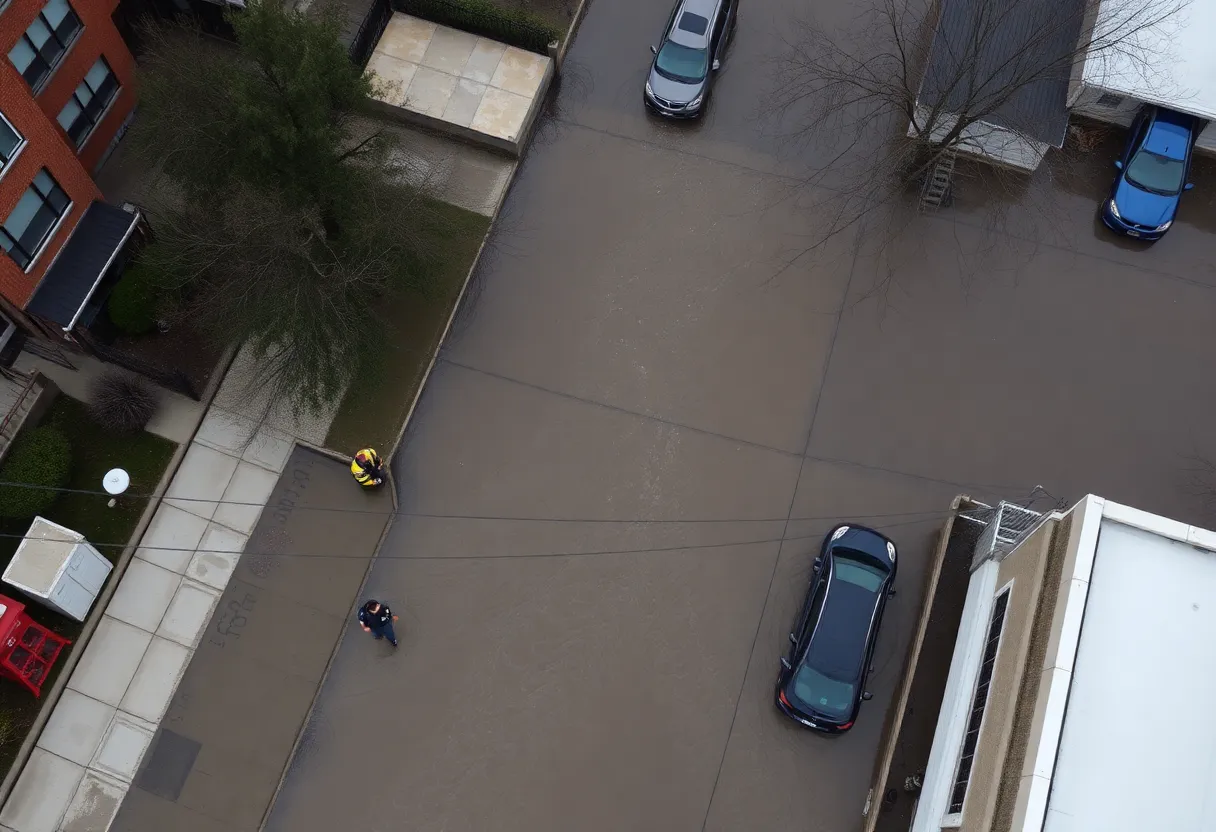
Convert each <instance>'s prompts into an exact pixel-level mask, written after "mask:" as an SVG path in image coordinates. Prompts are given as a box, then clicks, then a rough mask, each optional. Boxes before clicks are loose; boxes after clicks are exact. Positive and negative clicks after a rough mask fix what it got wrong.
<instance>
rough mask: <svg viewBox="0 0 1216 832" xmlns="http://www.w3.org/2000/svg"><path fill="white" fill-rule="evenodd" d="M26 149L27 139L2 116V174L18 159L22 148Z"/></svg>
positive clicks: (0, 151)
mask: <svg viewBox="0 0 1216 832" xmlns="http://www.w3.org/2000/svg"><path fill="white" fill-rule="evenodd" d="M23 147H25V139H24V138H22V136H21V134H20V133H18V132H17V129H16V128H15V127H13V125H11V124H9V123H8V119H6V118H5V117H4V116H3V115H0V173H3V172H4V169H5V168H7V167H8V163H9V162H11V161H13V159H15V158H17V154H18V153H20V152H21V148H23Z"/></svg>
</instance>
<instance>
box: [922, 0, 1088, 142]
mask: <svg viewBox="0 0 1216 832" xmlns="http://www.w3.org/2000/svg"><path fill="white" fill-rule="evenodd" d="M1085 9H1086V0H942V9H941V18H940V20H939V21H938V26H937V33H936V34H935V36H934V38H933V46H932V49H931V50H930V53H929V62H928V63H929V65H928V68H927V69H926V70H925V77H924V79H923V80H922V81H921V89H920V95H919V97H918V101H919V102H920V104H921V105H922V106H926V107H933V106H935V105H937V104H938V103H939V102H942V109H943V110H944V111H945V112H947V113H958V112H960V111H965V113H966V115H968V116H970V117H972V118H976V117H978V118H979V120H980V121H983V122H987V123H989V124H994V125H997V126H999V127H1006V128H1009V129H1011V130H1014V131H1016V132H1018V133H1020V134H1022V135H1024V136H1027V137H1030V138H1034V139H1038V140H1039V141H1042V142H1047V143H1048V144H1051V145H1054V146H1055V147H1060V146H1061V145H1062V144H1063V143H1064V134H1065V131H1066V129H1067V127H1068V107H1067V101H1066V99H1067V97H1068V76H1069V73H1070V72H1071V69H1072V59H1073V58H1074V57H1075V56H1076V53H1077V43H1078V41H1079V38H1080V34H1081V23H1082V18H1083V17H1084V14H1085ZM1012 87H1016V90H1015V91H1014V92H1013V93H1012V95H1009V96H1008V98H1007V99H1006V100H1003V101H1002V100H1001V99H1003V98H1005V94H1006V93H1007V92H1008V91H1009V90H1010V89H1011V88H1012ZM943 99H944V101H943ZM985 102H986V103H985Z"/></svg>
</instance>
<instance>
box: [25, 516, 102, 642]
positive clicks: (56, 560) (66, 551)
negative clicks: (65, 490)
mask: <svg viewBox="0 0 1216 832" xmlns="http://www.w3.org/2000/svg"><path fill="white" fill-rule="evenodd" d="M113 568H114V565H113V564H112V563H110V562H109V561H108V560H106V559H105V558H104V557H102V555H101V554H100V553H99V552H98V551H97V550H96V549H94V548H93V547H92V546H90V545H89V544H88V541H86V540H85V539H84V535H82V534H80V533H79V532H74V531H72V530H71V529H68V528H64V527H63V526H60V525H59V524H58V523H52V522H51V521H50V520H47V519H45V518H43V517H35V518H34V522H33V524H32V525H31V526H30V530H29V531H28V532H26V534H25V540H22V541H21V545H20V546H18V547H17V553H16V554H15V555H13V559H12V561H11V562H10V563H9V565H8V568H7V569H5V570H4V576H3V580H4V582H5V583H6V584H8V585H9V586H12V587H16V588H17V589H19V590H21V591H22V592H23V593H25V594H26V595H28V596H29V597H31V598H33V599H34V600H35V601H37V602H38V603H40V604H42V605H43V606H44V607H50V608H51V609H53V610H56V611H58V612H61V613H63V614H64V615H66V616H68V617H69V618H74V619H76V620H77V621H84V620H85V618H86V617H88V614H89V610H90V609H92V608H93V602H94V601H96V600H97V593H99V592H101V587H102V584H104V583H105V582H106V578H107V577H108V576H109V574H110V570H111V569H113Z"/></svg>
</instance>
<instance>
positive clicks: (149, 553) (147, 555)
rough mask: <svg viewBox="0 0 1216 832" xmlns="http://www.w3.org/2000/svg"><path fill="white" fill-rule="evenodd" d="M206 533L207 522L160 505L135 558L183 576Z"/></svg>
mask: <svg viewBox="0 0 1216 832" xmlns="http://www.w3.org/2000/svg"><path fill="white" fill-rule="evenodd" d="M206 529H207V521H206V520H204V519H203V518H201V517H199V516H198V515H197V514H191V513H190V512H188V511H183V510H182V509H180V508H178V507H177V506H173V505H169V504H168V503H161V504H160V506H159V507H157V509H156V513H155V514H154V515H152V522H151V523H149V524H148V529H147V531H145V532H144V536H143V538H142V539H141V540H140V547H139V549H137V550H136V552H135V554H136V556H137V557H140V558H142V559H144V560H146V561H147V562H148V563H154V564H156V565H157V566H159V567H161V568H162V569H168V570H169V571H170V572H176V573H178V574H182V573H184V572H185V571H186V567H187V566H189V564H190V558H191V556H192V554H193V550H194V549H195V547H197V546H198V545H199V541H201V540H202V539H203V532H204V531H206Z"/></svg>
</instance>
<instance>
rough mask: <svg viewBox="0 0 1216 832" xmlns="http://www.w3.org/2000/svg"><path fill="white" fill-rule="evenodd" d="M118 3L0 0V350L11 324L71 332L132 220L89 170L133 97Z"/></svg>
mask: <svg viewBox="0 0 1216 832" xmlns="http://www.w3.org/2000/svg"><path fill="white" fill-rule="evenodd" d="M117 9H118V0H0V53H3V55H4V56H5V57H4V58H3V59H0V249H3V253H0V314H3V319H2V320H0V328H2V334H0V351H3V350H4V346H5V345H7V344H8V343H9V342H10V341H12V340H13V336H14V334H15V333H17V332H18V331H24V332H25V333H27V334H33V335H41V336H43V337H46V338H51V339H56V340H58V339H63V338H65V337H67V338H68V339H71V338H72V335H71V333H72V332H73V330H74V328H75V327H76V326H77V325H78V324H81V323H86V324H87V321H82V317H87V315H88V314H90V309H89V307H90V305H91V304H94V305H95V304H96V303H97V302H98V300H99V299H95V295H97V294H98V288H99V286H101V284H102V282H103V278H107V277H111V278H113V277H115V276H116V275H115V274H114V272H116V271H117V269H118V268H119V266H118V265H116V260H118V259H119V254H120V253H121V252H122V250H123V249H124V248H125V246H126V243H127V241H128V239H129V238H130V236H131V235H132V234H133V233H134V232H135V231H136V229H137V226H138V215H137V214H136V213H132V212H127V211H123V209H122V208H119V207H115V206H111V205H107V204H106V203H105V202H104V201H103V199H102V195H101V192H100V191H99V190H98V188H97V186H96V185H95V184H94V182H93V174H94V173H95V172H96V170H97V168H98V167H100V165H101V164H102V163H103V162H104V161H105V159H106V157H107V156H108V155H109V153H110V151H111V150H112V149H113V148H114V145H115V144H116V143H117V141H118V139H119V138H120V137H121V134H122V132H123V131H124V130H125V127H126V124H127V123H128V121H129V119H130V117H131V114H132V110H133V107H134V104H135V61H134V59H133V57H132V55H131V52H130V50H129V49H128V48H127V45H126V43H125V42H124V41H123V38H122V36H121V35H120V34H119V30H118V28H117V27H116V25H115V22H114V15H115V12H116V11H117ZM91 314H96V309H95V308H94V309H92V312H91Z"/></svg>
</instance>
